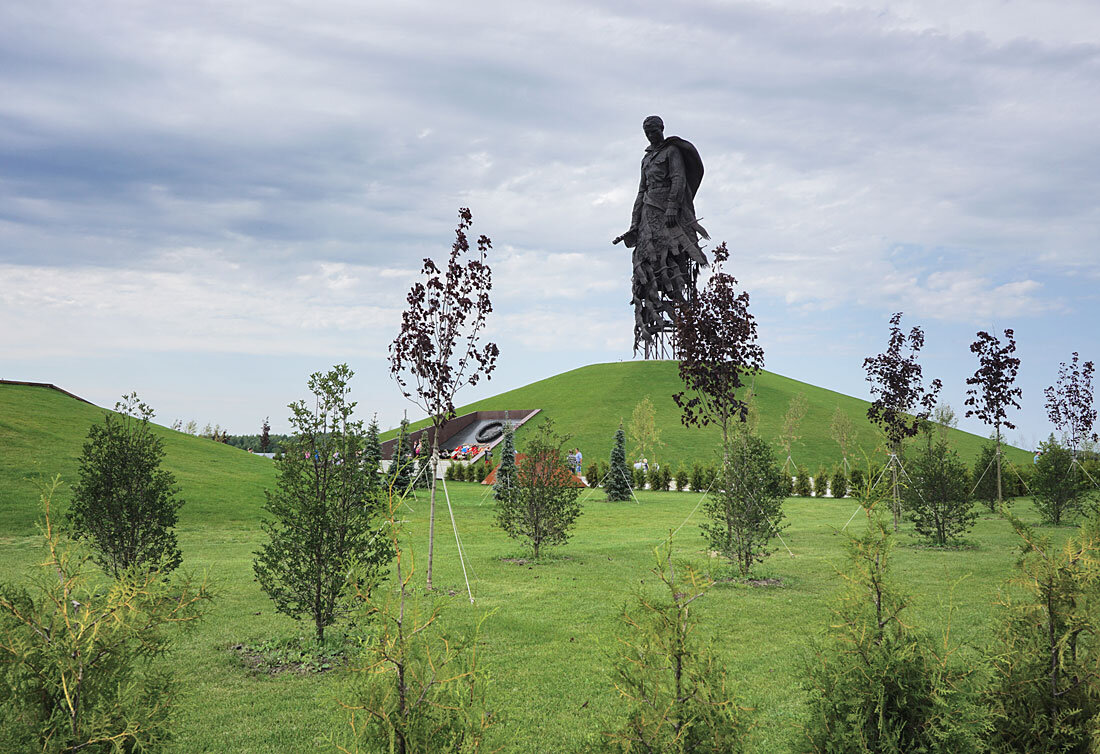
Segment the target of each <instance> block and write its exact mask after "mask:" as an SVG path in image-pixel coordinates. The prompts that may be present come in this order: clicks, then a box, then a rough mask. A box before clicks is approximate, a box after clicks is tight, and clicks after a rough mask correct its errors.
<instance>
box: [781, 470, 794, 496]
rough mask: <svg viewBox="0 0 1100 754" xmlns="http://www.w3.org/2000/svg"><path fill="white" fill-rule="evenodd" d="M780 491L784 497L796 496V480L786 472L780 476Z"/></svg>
mask: <svg viewBox="0 0 1100 754" xmlns="http://www.w3.org/2000/svg"><path fill="white" fill-rule="evenodd" d="M779 489H780V490H781V491H782V492H783V497H790V496H791V495H793V494H794V479H793V478H792V477H791V475H790V474H788V473H787V472H785V471H784V472H783V473H782V474H780V477H779Z"/></svg>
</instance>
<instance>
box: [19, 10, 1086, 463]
mask: <svg viewBox="0 0 1100 754" xmlns="http://www.w3.org/2000/svg"><path fill="white" fill-rule="evenodd" d="M1097 39H1100V4H1098V3H1096V2H1095V0H1060V2H1059V3H1057V4H1051V3H1046V2H1039V0H1034V1H1031V2H1013V0H974V1H972V2H967V3H958V2H956V1H954V0H943V1H942V2H941V1H940V0H927V1H921V2H897V3H885V2H877V3H876V2H871V3H859V2H842V3H835V4H831V5H830V4H828V3H827V2H826V3H822V2H820V1H819V0H813V1H811V0H805V1H804V2H776V3H767V2H678V3H668V2H664V3H651V2H637V1H635V0H621V1H616V0H585V1H584V2H577V3H572V2H543V3H537V4H536V3H517V2H483V1H481V0H466V1H465V2H461V3H454V2H446V3H445V2H401V3H392V2H387V3H380V2H362V1H359V2H351V1H350V0H348V1H347V2H332V1H323V2H317V1H316V0H312V1H311V2H308V3H306V2H284V1H280V0H264V1H263V2H254V3H249V2H233V1H229V2H227V1H226V0H219V1H218V2H191V1H188V0H184V1H183V2H179V3H134V2H122V1H121V0H101V1H100V2H96V3H91V2H85V1H83V0H77V1H75V2H74V0H36V2H33V3H25V2H16V1H15V0H8V1H7V2H0V324H2V327H0V378H6V379H21V380H35V381H44V382H53V383H56V384H58V385H59V386H61V387H64V388H65V389H67V390H70V391H72V392H74V393H77V394H79V395H82V396H84V397H86V398H88V399H89V400H91V401H93V402H95V403H98V404H100V405H106V406H109V405H113V403H114V401H115V400H117V398H118V397H119V396H120V395H121V394H122V393H124V392H129V391H130V390H137V391H138V393H139V394H140V395H141V396H142V397H143V398H144V399H145V400H146V401H147V402H148V403H150V404H151V405H152V406H153V407H154V408H155V409H156V411H157V417H158V421H161V422H163V423H165V424H170V423H171V422H172V421H173V420H174V419H177V418H179V419H182V420H183V421H185V422H186V421H187V420H189V419H194V420H195V421H197V422H198V423H199V424H200V426H201V425H202V424H204V423H206V422H210V423H218V424H221V425H222V426H223V427H227V428H228V429H229V431H230V432H231V433H241V434H244V433H251V432H256V431H258V430H259V426H260V424H261V422H262V420H263V418H264V417H265V416H270V417H271V422H272V425H273V427H274V429H275V430H276V431H285V430H286V429H287V426H288V425H287V421H286V415H287V411H286V408H285V406H286V404H287V403H288V402H290V401H291V400H295V399H297V398H301V397H304V396H305V394H306V389H305V383H306V378H307V376H308V375H309V373H311V372H314V371H318V370H322V369H326V368H328V367H331V366H332V365H333V364H335V363H339V362H345V361H346V362H348V363H349V364H350V365H351V367H352V368H353V369H354V370H355V371H356V373H357V375H356V378H355V380H354V382H353V388H354V391H353V397H354V398H357V399H358V401H359V403H360V407H361V409H362V410H363V413H364V414H368V413H370V412H375V411H377V413H378V414H379V417H380V419H381V420H382V422H383V423H384V424H386V425H391V424H392V423H394V422H395V421H396V420H397V419H398V418H399V417H400V416H401V414H402V412H403V411H404V410H405V409H406V408H408V409H409V414H410V418H419V414H418V413H417V411H416V410H415V409H414V407H413V406H411V404H408V403H407V402H406V401H404V399H403V398H401V396H400V394H399V392H398V391H397V389H396V387H395V386H394V384H393V383H392V381H391V380H390V379H389V376H388V366H387V361H386V347H387V344H388V343H389V342H390V341H391V340H392V339H393V337H394V336H395V335H396V332H397V323H398V321H399V318H400V312H401V310H402V308H403V305H404V295H405V292H406V291H407V289H408V287H409V285H410V284H411V283H412V282H413V280H414V279H415V277H416V274H417V271H418V269H419V266H420V260H421V259H422V258H423V257H424V256H426V255H432V256H435V257H436V258H441V257H442V256H443V255H444V254H445V253H446V252H447V250H448V249H449V246H450V243H451V241H452V239H453V228H454V225H455V222H456V220H457V210H458V208H459V207H460V206H469V207H470V208H471V209H472V211H473V214H474V223H475V224H474V228H473V230H474V232H475V233H485V234H487V235H489V236H491V238H492V240H493V245H494V248H493V251H492V255H491V257H490V263H491V265H492V268H493V274H494V284H495V285H494V295H493V299H494V305H495V307H496V311H495V313H494V314H493V316H492V320H491V323H490V328H489V336H490V337H491V338H492V339H493V340H495V341H496V342H498V343H499V345H500V349H501V357H500V363H499V368H498V370H497V372H496V374H495V376H494V378H493V379H492V381H491V382H489V383H486V384H484V385H479V386H478V388H477V389H476V390H468V391H467V392H465V393H460V394H459V398H460V400H461V401H462V402H466V401H467V400H473V399H476V398H478V397H482V396H484V395H489V394H492V393H495V392H498V391H501V390H505V389H509V388H513V387H517V386H519V385H523V384H526V383H528V382H531V381H534V380H537V379H541V378H543V377H546V376H549V375H552V374H556V373H558V372H562V371H565V370H567V369H571V368H574V367H577V366H582V365H585V364H590V363H594V362H606V361H617V360H626V359H630V358H632V353H631V345H632V321H633V312H632V310H631V307H630V305H629V298H630V281H629V276H630V263H629V252H628V251H625V250H624V249H623V247H622V246H621V245H620V246H612V245H611V244H610V240H611V239H612V238H614V237H615V236H616V235H618V234H620V233H622V232H623V231H624V230H626V227H627V225H628V224H629V217H630V208H631V204H632V202H633V198H634V192H635V191H636V187H637V180H638V163H639V160H640V158H641V155H642V151H643V149H644V147H645V144H646V142H645V138H644V136H643V134H642V130H641V122H642V119H643V118H644V117H645V116H647V115H649V114H651V113H657V114H660V115H661V116H663V118H664V120H665V123H666V132H667V133H668V134H677V135H680V136H682V137H684V138H686V139H688V140H690V141H692V142H693V143H694V144H695V145H696V147H697V148H698V150H699V152H700V154H701V155H702V157H703V160H704V163H705V165H706V176H705V177H704V179H703V184H702V186H701V187H700V189H699V194H698V197H697V199H696V209H697V212H698V214H699V215H700V216H701V217H702V218H703V224H704V225H705V226H706V227H707V229H708V230H709V231H710V232H711V234H712V236H713V237H714V239H715V241H720V240H725V241H726V242H727V243H728V244H729V247H730V249H731V251H732V257H731V260H730V262H729V263H728V265H727V269H728V270H729V271H730V272H732V273H733V274H734V275H735V276H736V277H737V278H738V279H739V280H740V282H741V283H742V284H743V285H744V287H745V288H746V289H747V290H748V291H749V292H750V294H751V296H752V310H753V311H754V312H755V314H756V317H757V318H758V320H759V323H760V334H761V341H762V345H763V347H764V349H765V357H766V365H767V368H768V369H769V370H771V371H775V372H778V373H780V374H783V375H786V376H788V377H792V378H795V379H799V380H803V381H806V382H810V383H814V384H818V385H822V386H824V387H828V388H832V389H834V390H838V391H841V392H844V393H848V394H850V395H855V396H858V397H861V398H868V397H869V394H868V390H867V384H866V382H865V381H864V373H863V370H862V360H863V358H864V357H865V356H868V355H872V354H876V353H878V352H880V351H882V350H883V349H884V348H885V345H886V338H887V328H888V320H889V317H890V315H891V313H893V312H895V311H903V312H905V318H904V320H903V324H904V326H905V327H906V328H908V327H910V326H912V325H920V326H921V327H923V328H924V330H925V331H926V334H927V345H926V348H925V350H924V352H923V354H922V363H923V365H924V368H925V374H926V375H927V376H928V377H933V376H935V377H940V378H941V379H943V381H944V383H945V388H944V392H943V398H944V400H946V401H947V402H949V403H950V404H951V405H952V406H953V407H954V408H955V409H956V411H957V412H958V413H959V414H960V415H961V414H962V409H963V400H964V398H965V390H966V385H965V379H966V377H967V376H969V375H970V374H972V373H973V372H974V369H975V368H976V363H975V361H974V357H973V356H972V355H971V354H970V352H969V348H968V346H969V344H970V342H971V341H973V340H974V334H975V332H976V331H977V330H990V329H993V328H996V329H997V331H998V333H999V331H1000V330H1002V329H1004V328H1014V329H1015V331H1016V336H1017V340H1018V342H1019V355H1020V357H1021V358H1022V360H1023V366H1022V368H1021V372H1020V384H1021V386H1022V387H1023V390H1024V396H1023V410H1022V411H1020V412H1017V413H1015V414H1014V415H1013V417H1012V418H1013V419H1015V420H1016V423H1018V424H1019V425H1020V429H1019V431H1017V432H1010V433H1009V438H1010V439H1011V440H1014V441H1017V442H1022V443H1026V444H1031V443H1033V442H1035V441H1036V440H1037V439H1039V438H1041V437H1045V435H1046V434H1047V433H1048V432H1049V431H1050V426H1049V423H1048V422H1047V419H1046V415H1045V411H1044V409H1043V397H1042V390H1043V388H1044V387H1046V386H1047V385H1049V384H1051V383H1052V382H1053V381H1054V379H1055V378H1056V374H1057V367H1058V363H1059V362H1061V361H1068V360H1069V358H1070V355H1071V353H1072V352H1073V351H1079V352H1080V353H1081V357H1082V359H1100V347H1098V346H1100V337H1098V335H1097V332H1098V326H1100V325H1098V315H1100V305H1098V303H1097V290H1098V284H1100V243H1098V242H1100V211H1098V199H1100V45H1098V44H1097V42H1096V40H1097ZM578 400H583V396H578ZM962 426H963V428H965V429H969V430H971V431H976V432H980V433H984V432H985V430H984V428H983V427H982V426H981V425H980V424H977V423H976V422H975V421H974V420H963V422H962Z"/></svg>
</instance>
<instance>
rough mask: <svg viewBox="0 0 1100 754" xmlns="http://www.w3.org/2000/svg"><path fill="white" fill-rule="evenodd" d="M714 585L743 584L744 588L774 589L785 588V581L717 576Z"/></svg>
mask: <svg viewBox="0 0 1100 754" xmlns="http://www.w3.org/2000/svg"><path fill="white" fill-rule="evenodd" d="M714 583H716V584H743V585H744V586H751V587H754V588H759V589H774V588H776V587H783V586H785V584H784V583H783V579H780V578H776V577H774V576H767V577H765V578H761V579H746V578H744V577H742V576H717V577H714Z"/></svg>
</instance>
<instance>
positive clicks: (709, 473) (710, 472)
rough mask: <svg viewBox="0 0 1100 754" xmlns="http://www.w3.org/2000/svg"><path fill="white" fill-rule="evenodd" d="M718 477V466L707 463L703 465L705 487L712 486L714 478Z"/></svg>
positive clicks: (709, 487)
mask: <svg viewBox="0 0 1100 754" xmlns="http://www.w3.org/2000/svg"><path fill="white" fill-rule="evenodd" d="M717 479H718V467H717V466H715V465H714V464H707V465H706V466H704V467H703V483H704V485H705V486H706V489H711V488H712V487H714V482H715V480H717Z"/></svg>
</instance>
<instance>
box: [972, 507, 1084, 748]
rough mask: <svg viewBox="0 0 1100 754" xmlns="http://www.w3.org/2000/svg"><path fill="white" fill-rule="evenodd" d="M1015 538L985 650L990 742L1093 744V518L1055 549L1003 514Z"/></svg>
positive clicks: (1058, 745) (1037, 745) (1047, 745)
mask: <svg viewBox="0 0 1100 754" xmlns="http://www.w3.org/2000/svg"><path fill="white" fill-rule="evenodd" d="M1008 520H1009V522H1010V523H1011V525H1012V527H1013V529H1015V531H1016V533H1017V534H1018V535H1019V536H1020V539H1021V540H1022V546H1021V549H1022V551H1023V552H1022V556H1021V558H1020V560H1019V562H1018V563H1017V565H1016V571H1017V573H1016V577H1015V578H1014V579H1013V583H1014V584H1015V585H1016V587H1018V588H1017V589H1014V590H1012V591H1007V590H1006V591H1004V592H1002V594H1001V597H1000V600H999V608H1000V614H1001V615H1000V617H1001V625H1000V629H999V630H998V631H997V633H996V634H995V642H994V645H993V647H992V648H991V651H990V653H989V656H990V663H991V664H992V667H993V677H992V682H991V687H990V689H989V690H988V691H987V692H986V696H987V699H988V700H989V706H990V709H991V712H992V722H993V735H992V737H991V744H992V746H991V747H990V748H991V749H992V750H993V751H996V752H1004V754H1008V753H1009V752H1020V751H1027V752H1040V753H1044V752H1051V753H1053V752H1086V751H1087V752H1092V751H1096V750H1098V748H1100V729H1098V727H1097V720H1098V719H1100V614H1098V612H1097V610H1096V604H1097V601H1098V600H1100V520H1098V519H1097V518H1096V517H1092V518H1091V519H1089V520H1088V521H1087V522H1086V523H1085V524H1084V525H1083V526H1082V527H1081V528H1080V530H1079V531H1078V533H1077V534H1076V535H1075V536H1073V537H1071V538H1070V539H1069V541H1068V542H1066V544H1065V545H1064V546H1063V547H1060V548H1059V547H1057V546H1055V545H1053V544H1052V543H1051V542H1050V540H1049V539H1048V538H1046V537H1042V536H1040V535H1039V534H1037V533H1036V532H1035V531H1034V530H1033V529H1031V528H1030V527H1028V526H1027V525H1026V524H1024V523H1023V522H1022V521H1020V520H1019V519H1017V518H1016V517H1014V516H1013V515H1012V514H1011V513H1009V514H1008Z"/></svg>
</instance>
